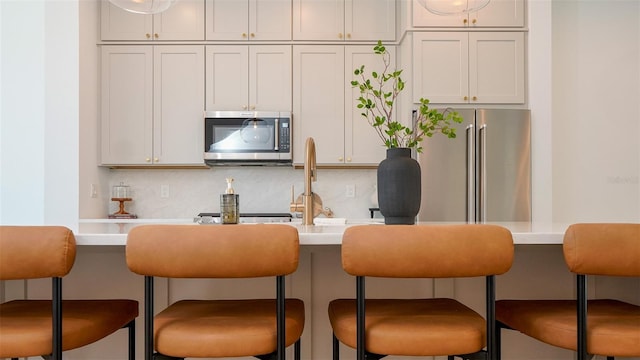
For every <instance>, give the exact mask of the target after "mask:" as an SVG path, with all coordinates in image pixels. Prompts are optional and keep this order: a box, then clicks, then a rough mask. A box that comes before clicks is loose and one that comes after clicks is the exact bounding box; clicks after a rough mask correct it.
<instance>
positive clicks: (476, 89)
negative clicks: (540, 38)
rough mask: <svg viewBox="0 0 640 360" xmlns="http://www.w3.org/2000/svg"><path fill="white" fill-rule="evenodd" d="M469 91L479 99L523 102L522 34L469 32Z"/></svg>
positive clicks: (494, 102) (488, 101) (506, 102)
mask: <svg viewBox="0 0 640 360" xmlns="http://www.w3.org/2000/svg"><path fill="white" fill-rule="evenodd" d="M469 64H470V66H472V68H470V69H469V75H470V76H469V92H470V94H477V95H475V96H477V98H478V102H482V103H491V104H513V103H524V100H525V94H524V89H525V84H524V78H525V71H524V34H523V33H519V32H514V33H470V34H469Z"/></svg>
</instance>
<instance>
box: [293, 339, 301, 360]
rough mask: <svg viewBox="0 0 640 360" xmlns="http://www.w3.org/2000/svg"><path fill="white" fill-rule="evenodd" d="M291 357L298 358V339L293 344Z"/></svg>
mask: <svg viewBox="0 0 640 360" xmlns="http://www.w3.org/2000/svg"><path fill="white" fill-rule="evenodd" d="M293 358H294V359H295V360H300V339H298V341H296V342H295V344H293Z"/></svg>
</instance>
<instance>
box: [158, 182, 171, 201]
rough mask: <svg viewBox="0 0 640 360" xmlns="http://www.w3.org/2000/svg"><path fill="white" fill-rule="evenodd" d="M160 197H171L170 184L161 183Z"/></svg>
mask: <svg viewBox="0 0 640 360" xmlns="http://www.w3.org/2000/svg"><path fill="white" fill-rule="evenodd" d="M160 197H161V198H163V199H166V198H168V197H169V185H160Z"/></svg>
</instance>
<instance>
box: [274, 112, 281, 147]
mask: <svg viewBox="0 0 640 360" xmlns="http://www.w3.org/2000/svg"><path fill="white" fill-rule="evenodd" d="M273 132H274V134H273V139H274V141H273V150H275V151H278V150H280V119H277V118H276V119H275V120H274V123H273Z"/></svg>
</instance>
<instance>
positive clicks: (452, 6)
mask: <svg viewBox="0 0 640 360" xmlns="http://www.w3.org/2000/svg"><path fill="white" fill-rule="evenodd" d="M418 3H419V4H420V5H422V6H423V7H424V8H425V9H427V10H429V11H430V12H432V13H434V14H436V15H459V14H468V13H472V12H475V11H478V10H480V9H482V8H483V7H485V6H487V4H488V3H489V0H418Z"/></svg>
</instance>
